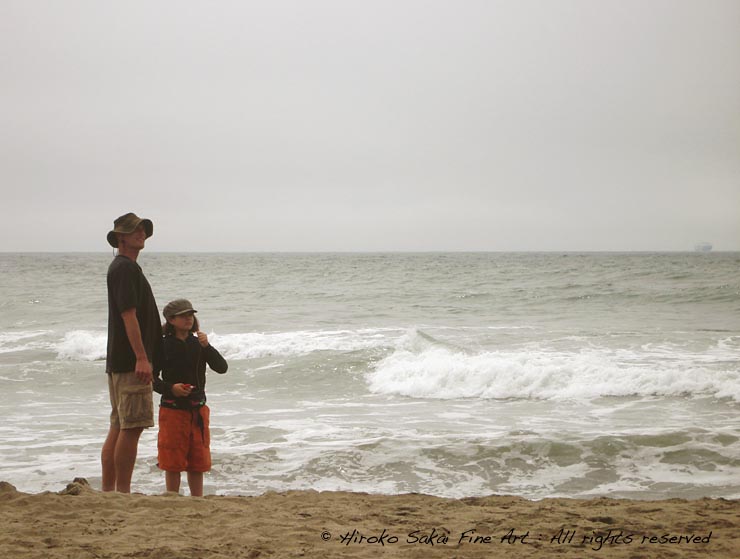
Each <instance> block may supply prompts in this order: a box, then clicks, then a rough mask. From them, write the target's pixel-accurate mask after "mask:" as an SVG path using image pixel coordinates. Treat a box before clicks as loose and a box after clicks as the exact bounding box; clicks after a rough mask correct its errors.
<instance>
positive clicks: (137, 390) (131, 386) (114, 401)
mask: <svg viewBox="0 0 740 559" xmlns="http://www.w3.org/2000/svg"><path fill="white" fill-rule="evenodd" d="M108 392H109V393H110V404H111V408H112V409H111V412H110V425H111V427H116V428H118V429H135V428H137V427H154V404H153V403H152V385H151V383H147V384H142V382H141V381H140V380H139V379H138V378H137V376H136V373H108Z"/></svg>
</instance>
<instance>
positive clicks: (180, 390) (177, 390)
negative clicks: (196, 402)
mask: <svg viewBox="0 0 740 559" xmlns="http://www.w3.org/2000/svg"><path fill="white" fill-rule="evenodd" d="M192 391H193V387H192V386H191V385H189V384H183V383H181V382H178V383H177V384H173V385H172V394H174V396H175V397H176V398H185V397H186V396H190V393H191V392H192Z"/></svg>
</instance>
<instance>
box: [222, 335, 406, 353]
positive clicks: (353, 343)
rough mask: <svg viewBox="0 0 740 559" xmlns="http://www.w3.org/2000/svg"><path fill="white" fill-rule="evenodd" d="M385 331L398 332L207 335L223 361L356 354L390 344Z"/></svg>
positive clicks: (391, 343)
mask: <svg viewBox="0 0 740 559" xmlns="http://www.w3.org/2000/svg"><path fill="white" fill-rule="evenodd" d="M388 332H395V333H396V337H397V333H398V332H399V331H398V330H395V331H389V330H379V329H368V330H317V331H311V330H303V331H294V332H274V333H261V332H251V333H244V334H224V335H216V334H212V335H209V337H210V339H211V342H212V343H213V345H214V347H217V348H218V350H219V351H220V352H221V353H223V354H224V357H226V358H227V359H253V358H257V357H271V356H293V355H305V354H308V353H311V352H313V351H358V350H363V349H371V348H375V347H383V346H388V345H391V346H392V345H393V342H392V341H391V342H389V341H388V340H389V338H388V336H387V334H388Z"/></svg>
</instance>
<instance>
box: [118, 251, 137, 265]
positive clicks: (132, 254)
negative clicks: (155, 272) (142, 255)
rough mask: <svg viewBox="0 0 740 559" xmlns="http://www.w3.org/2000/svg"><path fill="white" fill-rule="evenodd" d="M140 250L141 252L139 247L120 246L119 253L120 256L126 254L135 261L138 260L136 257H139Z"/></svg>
mask: <svg viewBox="0 0 740 559" xmlns="http://www.w3.org/2000/svg"><path fill="white" fill-rule="evenodd" d="M139 252H141V251H140V250H138V249H133V248H128V247H120V248H119V249H118V255H119V256H125V257H126V258H130V259H131V260H133V261H134V262H136V259H137V258H138V257H139Z"/></svg>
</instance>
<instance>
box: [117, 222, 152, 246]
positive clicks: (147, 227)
mask: <svg viewBox="0 0 740 559" xmlns="http://www.w3.org/2000/svg"><path fill="white" fill-rule="evenodd" d="M139 225H144V232H145V233H146V238H147V239H148V238H149V237H151V236H152V235H153V234H154V224H153V223H152V220H151V219H140V220H139V221H137V222H136V225H134V227H133V228H132V229H131V230H130V231H122V230H115V229H113V230H111V231H108V235H107V236H106V239H108V244H109V245H110V246H112V247H113V248H118V234H119V233H120V234H122V235H127V234H129V233H133V232H134V231H136V228H137V227H138V226H139Z"/></svg>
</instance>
